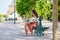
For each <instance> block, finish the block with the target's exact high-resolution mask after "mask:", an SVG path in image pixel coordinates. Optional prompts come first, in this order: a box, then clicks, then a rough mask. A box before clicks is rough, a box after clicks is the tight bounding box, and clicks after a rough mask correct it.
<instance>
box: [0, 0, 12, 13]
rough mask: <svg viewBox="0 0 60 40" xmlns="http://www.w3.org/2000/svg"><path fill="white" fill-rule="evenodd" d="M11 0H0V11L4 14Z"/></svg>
mask: <svg viewBox="0 0 60 40" xmlns="http://www.w3.org/2000/svg"><path fill="white" fill-rule="evenodd" d="M11 1H12V0H0V12H1V13H4V14H6V12H7V9H8V7H9V5H10V4H11Z"/></svg>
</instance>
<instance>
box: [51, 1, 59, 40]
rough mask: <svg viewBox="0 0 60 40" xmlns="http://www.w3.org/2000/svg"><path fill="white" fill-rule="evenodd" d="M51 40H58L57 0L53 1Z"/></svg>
mask: <svg viewBox="0 0 60 40" xmlns="http://www.w3.org/2000/svg"><path fill="white" fill-rule="evenodd" d="M52 16H53V40H58V0H53V13H52Z"/></svg>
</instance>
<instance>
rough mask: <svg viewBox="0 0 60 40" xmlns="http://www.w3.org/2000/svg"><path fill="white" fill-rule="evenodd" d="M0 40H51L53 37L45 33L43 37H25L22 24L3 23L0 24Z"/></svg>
mask: <svg viewBox="0 0 60 40" xmlns="http://www.w3.org/2000/svg"><path fill="white" fill-rule="evenodd" d="M45 26H46V25H45ZM49 30H50V29H49ZM0 40H53V35H52V34H50V33H45V35H44V36H30V35H28V36H26V35H25V31H24V23H16V24H14V23H9V22H4V23H0Z"/></svg>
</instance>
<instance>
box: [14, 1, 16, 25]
mask: <svg viewBox="0 0 60 40" xmlns="http://www.w3.org/2000/svg"><path fill="white" fill-rule="evenodd" d="M15 6H16V0H14V24H15V23H16V22H15V10H16V7H15Z"/></svg>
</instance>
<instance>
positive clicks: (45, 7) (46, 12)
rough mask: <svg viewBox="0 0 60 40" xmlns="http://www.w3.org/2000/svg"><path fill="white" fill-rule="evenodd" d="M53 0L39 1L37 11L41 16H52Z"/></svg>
mask: <svg viewBox="0 0 60 40" xmlns="http://www.w3.org/2000/svg"><path fill="white" fill-rule="evenodd" d="M51 5H52V0H50V1H48V0H39V1H38V2H37V5H36V11H37V12H38V15H39V16H42V17H43V18H47V17H49V16H51V14H52V6H51Z"/></svg>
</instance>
